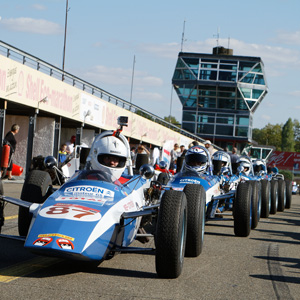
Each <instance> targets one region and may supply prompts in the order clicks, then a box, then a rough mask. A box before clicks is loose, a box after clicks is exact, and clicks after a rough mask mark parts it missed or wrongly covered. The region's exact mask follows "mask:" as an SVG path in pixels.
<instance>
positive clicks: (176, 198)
mask: <svg viewBox="0 0 300 300" xmlns="http://www.w3.org/2000/svg"><path fill="white" fill-rule="evenodd" d="M186 229H187V201H186V196H185V194H184V193H183V192H180V191H174V190H167V191H165V193H164V194H163V196H162V199H161V203H160V208H159V213H158V219H157V228H156V241H155V244H156V254H155V266H156V272H157V275H158V276H159V277H161V278H177V277H178V276H179V275H180V274H181V272H182V269H183V261H184V251H185V243H186Z"/></svg>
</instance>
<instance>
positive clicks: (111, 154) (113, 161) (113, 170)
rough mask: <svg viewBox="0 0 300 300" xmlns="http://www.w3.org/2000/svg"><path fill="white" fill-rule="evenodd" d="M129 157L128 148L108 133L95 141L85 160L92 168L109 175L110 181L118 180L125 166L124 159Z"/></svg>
mask: <svg viewBox="0 0 300 300" xmlns="http://www.w3.org/2000/svg"><path fill="white" fill-rule="evenodd" d="M128 157H130V154H129V149H127V147H126V145H125V144H124V143H123V141H122V140H121V139H119V138H117V137H115V136H112V135H109V136H104V137H103V138H101V139H99V140H98V141H96V142H95V143H94V144H93V146H92V148H91V150H90V155H89V157H88V158H87V161H89V162H90V168H91V169H92V170H99V171H103V172H105V173H106V174H108V175H109V177H110V179H111V181H112V182H114V181H116V180H119V179H120V178H121V176H122V173H123V172H124V170H125V168H126V160H127V158H128Z"/></svg>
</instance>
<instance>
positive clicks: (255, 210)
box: [250, 181, 261, 229]
mask: <svg viewBox="0 0 300 300" xmlns="http://www.w3.org/2000/svg"><path fill="white" fill-rule="evenodd" d="M250 184H251V185H252V222H251V229H255V228H256V227H257V225H258V222H259V219H260V213H261V191H260V189H261V187H260V183H259V182H258V181H250Z"/></svg>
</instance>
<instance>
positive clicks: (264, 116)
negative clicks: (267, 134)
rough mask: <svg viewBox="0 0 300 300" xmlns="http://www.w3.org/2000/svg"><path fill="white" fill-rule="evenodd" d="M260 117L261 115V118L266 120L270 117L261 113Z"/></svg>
mask: <svg viewBox="0 0 300 300" xmlns="http://www.w3.org/2000/svg"><path fill="white" fill-rule="evenodd" d="M260 117H261V118H262V119H263V120H266V121H269V120H271V119H272V118H271V116H269V115H261V116H260Z"/></svg>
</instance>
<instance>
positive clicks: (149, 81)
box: [84, 65, 163, 87]
mask: <svg viewBox="0 0 300 300" xmlns="http://www.w3.org/2000/svg"><path fill="white" fill-rule="evenodd" d="M84 78H87V80H91V81H93V82H96V84H97V83H99V84H110V85H118V86H120V85H126V86H129V85H131V82H132V69H123V68H109V67H105V66H101V65H99V66H95V67H93V68H91V69H89V70H88V71H86V72H85V74H84ZM133 82H134V86H135V87H138V86H142V87H145V86H148V87H160V86H162V85H163V80H162V79H161V78H158V77H155V76H151V75H149V74H148V73H147V72H144V71H135V73H134V78H133Z"/></svg>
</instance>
